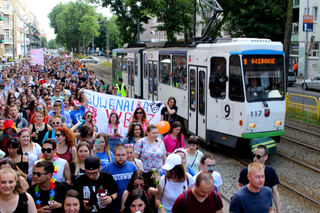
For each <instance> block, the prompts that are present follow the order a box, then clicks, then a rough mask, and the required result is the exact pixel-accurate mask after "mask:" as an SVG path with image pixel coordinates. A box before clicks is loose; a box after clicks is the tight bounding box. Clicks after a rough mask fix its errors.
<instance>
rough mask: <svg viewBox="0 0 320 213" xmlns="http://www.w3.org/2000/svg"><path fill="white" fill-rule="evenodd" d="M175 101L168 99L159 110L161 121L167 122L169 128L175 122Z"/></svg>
mask: <svg viewBox="0 0 320 213" xmlns="http://www.w3.org/2000/svg"><path fill="white" fill-rule="evenodd" d="M176 103H177V101H176V99H175V98H174V97H170V98H169V99H168V102H164V107H163V108H162V109H161V121H168V122H169V124H170V126H171V125H172V124H173V123H174V122H175V121H176V116H177V112H178V107H177V106H176Z"/></svg>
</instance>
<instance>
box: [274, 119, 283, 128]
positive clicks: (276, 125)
mask: <svg viewBox="0 0 320 213" xmlns="http://www.w3.org/2000/svg"><path fill="white" fill-rule="evenodd" d="M274 126H275V127H281V126H282V121H278V120H275V122H274Z"/></svg>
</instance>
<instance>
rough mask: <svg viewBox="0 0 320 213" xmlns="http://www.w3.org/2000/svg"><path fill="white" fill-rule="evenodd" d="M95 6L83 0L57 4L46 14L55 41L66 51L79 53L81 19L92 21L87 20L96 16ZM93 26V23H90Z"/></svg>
mask: <svg viewBox="0 0 320 213" xmlns="http://www.w3.org/2000/svg"><path fill="white" fill-rule="evenodd" d="M95 9H96V7H95V6H91V5H89V4H88V3H87V1H84V0H77V1H76V2H72V1H70V2H69V3H67V4H61V3H60V4H57V5H56V6H55V7H54V8H53V9H52V11H51V12H50V13H49V14H48V17H49V19H50V26H51V27H53V28H54V30H55V33H56V34H57V37H56V40H57V42H59V43H60V44H64V46H65V47H66V48H67V49H68V50H73V51H74V48H76V49H77V52H78V53H79V52H80V41H82V37H83V35H82V32H81V31H80V30H79V28H80V26H79V23H80V22H81V19H82V18H83V17H84V16H86V18H85V20H86V21H88V20H94V19H91V18H88V17H90V16H93V17H94V16H96V13H95ZM92 24H94V23H92Z"/></svg>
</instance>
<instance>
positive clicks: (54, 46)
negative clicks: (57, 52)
mask: <svg viewBox="0 0 320 213" xmlns="http://www.w3.org/2000/svg"><path fill="white" fill-rule="evenodd" d="M48 49H58V45H57V44H56V40H55V39H50V40H49V41H48Z"/></svg>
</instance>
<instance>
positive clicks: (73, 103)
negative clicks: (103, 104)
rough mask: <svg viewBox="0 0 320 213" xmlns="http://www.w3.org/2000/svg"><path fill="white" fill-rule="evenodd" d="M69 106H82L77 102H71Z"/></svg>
mask: <svg viewBox="0 0 320 213" xmlns="http://www.w3.org/2000/svg"><path fill="white" fill-rule="evenodd" d="M71 106H77V107H79V106H82V103H80V102H79V101H78V100H73V101H72V102H71Z"/></svg>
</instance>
